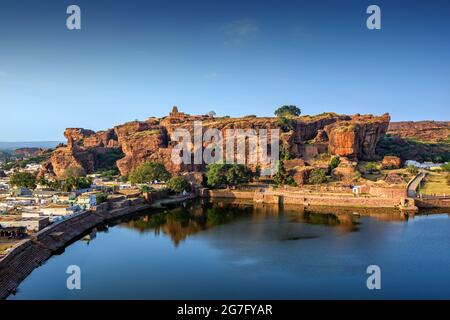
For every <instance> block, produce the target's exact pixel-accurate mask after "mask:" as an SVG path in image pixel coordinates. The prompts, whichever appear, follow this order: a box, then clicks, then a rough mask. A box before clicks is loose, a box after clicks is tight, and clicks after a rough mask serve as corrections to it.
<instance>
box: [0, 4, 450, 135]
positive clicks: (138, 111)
mask: <svg viewBox="0 0 450 320" xmlns="http://www.w3.org/2000/svg"><path fill="white" fill-rule="evenodd" d="M69 4H78V5H79V6H80V7H81V10H82V30H80V31H68V30H67V29H66V25H65V21H66V17H67V15H66V8H67V6H68V5H69ZM370 4H378V5H379V6H380V7H381V10H382V30H380V31H370V30H368V29H367V28H366V18H367V16H368V15H367V14H366V12H365V11H366V8H367V6H368V5H370ZM449 21H450V2H449V1H446V0H442V1H439V0H434V1H425V0H424V1H411V0H409V1H400V0H396V1H356V0H355V1H351V0H350V1H348V0H346V1H323V0H319V1H308V2H306V1H269V0H264V1H260V0H258V1H256V0H255V1H245V0H239V1H234V0H221V1H219V0H217V1H211V0H209V1H194V0H183V1H181V0H180V1H169V0H164V1H148V0H147V1H136V0H129V1H106V0H104V1H101V0H89V1H82V0H71V1H65V0H55V1H44V0H40V1H33V0H29V1H24V0H1V1H0V111H1V116H0V141H21V140H22V141H23V140H26V141H29V140H63V136H62V132H63V130H64V128H66V127H85V128H90V129H94V130H101V129H106V128H110V127H112V126H114V125H117V124H120V123H123V122H126V121H129V120H134V119H146V118H147V117H149V116H163V115H166V114H167V113H168V112H169V111H170V109H171V106H173V105H178V106H179V109H180V111H184V112H187V113H191V114H199V113H206V112H208V111H209V110H215V111H216V112H217V114H218V115H230V116H243V115H247V114H257V115H261V116H263V115H272V114H273V111H274V109H275V108H276V107H278V106H280V105H283V104H296V105H297V106H300V107H301V108H302V109H303V113H305V114H315V113H320V112H324V111H334V112H338V113H348V114H353V113H374V114H382V113H384V112H389V113H390V114H391V115H392V118H393V120H423V119H434V120H450V41H449V40H450V37H449V36H450V23H449Z"/></svg>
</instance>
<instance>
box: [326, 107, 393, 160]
mask: <svg viewBox="0 0 450 320" xmlns="http://www.w3.org/2000/svg"><path fill="white" fill-rule="evenodd" d="M389 121H390V117H389V115H388V114H385V115H383V116H381V117H375V116H372V115H368V116H360V115H355V116H353V117H352V119H351V120H348V121H339V122H336V123H333V124H331V125H327V126H326V127H325V132H326V133H327V136H328V139H329V145H328V149H329V152H330V154H334V155H338V156H340V157H347V158H351V159H364V160H370V159H373V158H374V156H375V149H376V146H377V144H378V142H379V141H380V139H381V138H382V137H383V136H384V135H385V134H386V131H387V128H388V126H389Z"/></svg>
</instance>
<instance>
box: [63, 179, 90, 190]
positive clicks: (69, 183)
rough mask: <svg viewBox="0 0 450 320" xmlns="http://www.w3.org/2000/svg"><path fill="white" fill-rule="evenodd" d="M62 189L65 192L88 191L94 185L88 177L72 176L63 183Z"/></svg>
mask: <svg viewBox="0 0 450 320" xmlns="http://www.w3.org/2000/svg"><path fill="white" fill-rule="evenodd" d="M61 182H62V183H61V187H60V189H61V190H62V191H64V192H70V191H75V190H79V189H86V188H89V187H90V186H91V185H92V179H91V178H87V177H75V176H70V177H68V178H67V179H66V180H64V181H61Z"/></svg>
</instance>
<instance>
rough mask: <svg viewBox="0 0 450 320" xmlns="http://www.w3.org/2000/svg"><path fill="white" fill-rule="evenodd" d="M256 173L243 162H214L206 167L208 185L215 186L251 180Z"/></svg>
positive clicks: (234, 184)
mask: <svg viewBox="0 0 450 320" xmlns="http://www.w3.org/2000/svg"><path fill="white" fill-rule="evenodd" d="M254 176H255V175H254V174H253V172H252V171H251V170H250V169H249V168H248V167H246V166H245V165H243V164H219V163H214V164H210V165H208V167H207V168H206V178H207V181H208V185H209V186H211V187H214V188H218V187H223V186H228V187H229V186H236V185H238V184H242V183H247V182H249V181H250V180H251V179H252V178H253V177H254Z"/></svg>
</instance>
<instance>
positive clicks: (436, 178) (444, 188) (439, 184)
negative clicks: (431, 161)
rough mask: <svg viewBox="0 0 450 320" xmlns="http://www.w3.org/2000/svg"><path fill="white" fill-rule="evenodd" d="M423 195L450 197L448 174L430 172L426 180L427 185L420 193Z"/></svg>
mask: <svg viewBox="0 0 450 320" xmlns="http://www.w3.org/2000/svg"><path fill="white" fill-rule="evenodd" d="M419 192H420V193H421V194H423V195H437V196H443V195H450V186H449V185H448V184H447V179H446V174H444V173H436V172H430V173H428V175H427V176H426V178H425V183H424V184H423V186H422V187H421V188H420V191H419Z"/></svg>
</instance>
